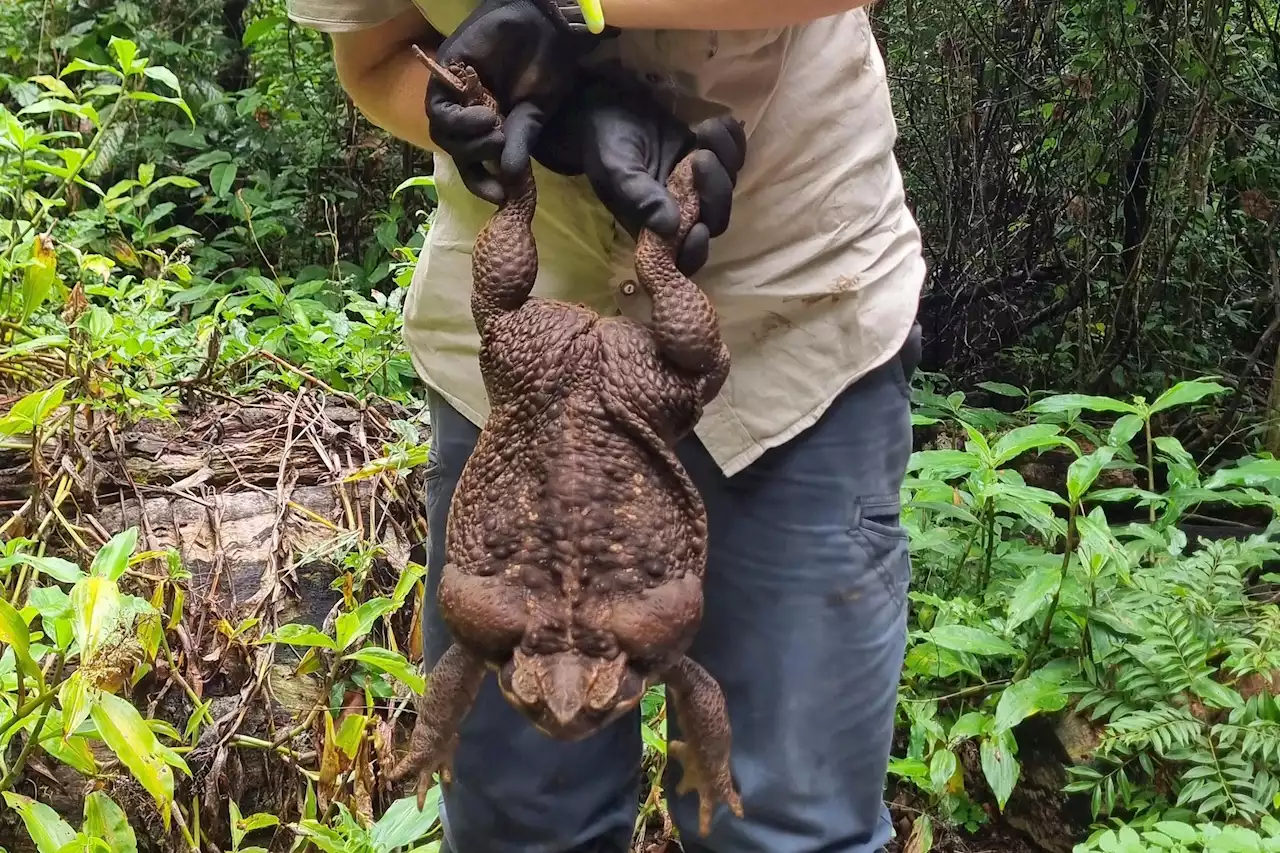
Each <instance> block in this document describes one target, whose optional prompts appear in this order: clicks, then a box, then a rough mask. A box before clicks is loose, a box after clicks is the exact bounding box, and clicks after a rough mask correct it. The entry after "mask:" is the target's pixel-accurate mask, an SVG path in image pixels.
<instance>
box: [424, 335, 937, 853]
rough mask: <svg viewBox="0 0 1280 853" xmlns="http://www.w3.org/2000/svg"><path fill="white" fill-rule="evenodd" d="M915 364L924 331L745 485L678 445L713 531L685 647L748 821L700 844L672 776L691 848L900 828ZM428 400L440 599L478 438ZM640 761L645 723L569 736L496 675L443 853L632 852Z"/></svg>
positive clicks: (829, 838)
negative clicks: (894, 754)
mask: <svg viewBox="0 0 1280 853" xmlns="http://www.w3.org/2000/svg"><path fill="white" fill-rule="evenodd" d="M918 353H919V338H918V329H917V331H916V333H915V334H913V337H912V339H911V340H909V342H908V345H907V346H906V347H904V348H903V352H902V353H901V354H900V355H899V356H898V357H895V358H893V359H890V360H889V362H887V363H886V364H885V365H884V366H882V367H880V368H878V369H877V370H875V371H873V372H872V373H870V374H869V375H867V376H866V377H865V378H863V379H862V380H860V381H859V382H857V383H856V384H855V385H854V386H852V387H851V388H849V389H848V390H847V391H846V392H845V393H844V394H843V395H842V396H841V397H840V398H839V399H838V400H837V401H836V402H835V403H834V404H833V405H832V406H831V408H830V409H828V410H827V412H826V413H825V415H824V417H823V418H822V419H821V420H820V421H819V422H818V423H817V424H815V425H814V426H813V427H811V428H810V429H808V430H806V431H805V432H804V433H802V434H801V435H800V436H798V437H797V438H795V439H793V440H792V441H791V442H789V443H787V444H786V445H784V446H782V447H779V448H776V449H774V450H771V451H769V452H768V453H766V454H765V455H764V456H763V457H761V458H760V459H759V460H757V461H756V462H755V463H754V464H752V465H751V466H750V467H748V468H747V469H746V470H744V471H742V472H741V473H739V474H737V475H735V476H734V477H732V478H726V477H725V476H724V475H723V474H722V473H721V471H720V469H719V468H718V467H717V466H716V464H715V463H714V462H713V461H712V459H711V457H710V456H709V455H708V454H707V452H706V450H705V449H704V448H703V447H702V445H701V443H700V442H698V440H697V439H696V438H695V437H690V438H689V439H687V440H686V441H684V442H683V443H682V444H681V446H680V447H679V448H678V451H679V455H680V458H681V460H682V462H683V463H684V465H685V466H686V467H687V468H688V470H689V473H690V475H691V476H692V477H693V480H694V482H695V483H696V484H697V486H698V488H699V489H700V490H701V492H702V494H703V496H704V498H705V500H706V504H707V511H708V515H709V525H710V537H711V542H710V549H709V552H708V566H707V577H706V586H705V599H706V605H705V613H704V616H703V622H702V627H701V629H700V631H699V633H698V635H697V638H696V640H695V642H694V645H693V648H692V650H691V652H690V656H691V657H693V658H694V659H695V660H697V661H698V662H699V663H700V664H702V666H704V667H705V668H706V669H707V670H708V671H709V672H710V673H711V675H712V676H714V677H715V678H716V680H717V681H718V682H719V683H720V686H721V688H722V689H723V690H724V693H725V699H726V701H727V703H728V708H729V717H730V723H731V726H732V728H733V757H732V767H733V774H734V779H735V781H736V782H737V784H738V786H739V789H740V792H741V795H742V801H743V808H744V810H745V813H746V816H745V818H744V819H743V820H737V819H735V818H734V817H733V816H732V815H731V814H729V813H728V812H727V811H726V810H725V809H724V808H723V807H720V808H718V809H717V811H716V815H715V819H714V822H713V824H712V830H711V834H710V835H709V836H708V837H707V838H705V839H703V838H699V837H698V834H697V824H698V820H697V817H698V804H697V800H696V796H694V795H692V794H690V795H688V796H686V797H679V798H677V797H676V796H675V783H676V782H677V781H678V779H679V775H678V774H679V771H678V766H676V767H673V768H672V770H671V771H670V773H671V775H670V776H669V778H668V779H667V780H666V785H665V787H666V790H667V793H668V796H669V797H670V798H671V800H670V806H671V811H672V815H673V818H674V820H675V822H676V825H677V827H679V829H680V832H681V841H682V843H683V845H684V848H685V850H686V851H687V853H872V851H876V850H879V849H880V848H881V847H883V846H884V845H885V843H886V842H887V841H888V840H889V838H890V837H891V827H890V821H889V815H888V810H887V809H886V807H885V805H884V799H883V792H884V784H885V776H886V770H887V765H888V760H889V751H890V745H891V743H890V742H891V738H892V735H893V722H894V709H895V703H896V701H897V686H898V679H899V676H900V674H901V668H902V661H903V654H904V650H905V644H906V617H907V603H906V593H907V587H908V585H909V582H910V576H911V563H910V557H909V552H908V547H907V534H906V532H905V531H904V530H903V528H902V527H901V526H900V524H899V503H898V502H899V497H898V495H899V489H900V488H901V485H902V480H903V477H904V475H905V471H906V465H907V461H908V457H909V455H910V453H911V421H910V407H909V403H908V381H909V375H910V373H911V372H912V371H913V370H914V368H915V365H916V363H918ZM429 405H430V414H431V423H432V427H433V446H432V449H431V457H432V466H431V471H430V473H429V475H428V476H429V477H430V482H429V485H428V504H429V506H428V521H429V524H430V525H431V528H430V529H431V530H432V531H433V535H432V536H431V541H430V543H429V558H428V576H427V593H428V596H429V599H428V600H429V601H434V595H435V590H436V586H437V584H438V582H439V577H440V571H441V569H442V567H443V565H444V536H443V535H442V534H443V531H444V529H445V520H446V517H447V515H448V509H449V500H450V497H451V495H452V494H453V489H454V486H455V485H456V483H457V480H458V476H459V474H460V473H461V471H462V467H463V465H464V463H465V462H466V460H467V457H468V455H469V454H470V453H471V450H472V448H473V447H474V445H475V442H476V439H477V437H478V435H479V432H478V430H477V429H476V428H475V427H474V426H473V425H472V424H471V423H470V422H469V421H467V420H466V419H464V418H463V417H462V416H461V415H460V414H458V413H457V412H456V411H454V410H453V409H452V408H450V407H449V406H448V405H447V404H446V403H444V402H443V401H442V400H441V399H440V398H439V397H438V396H437V395H434V394H433V395H432V396H431V398H430V404H429ZM424 628H425V631H424V635H425V641H426V654H427V662H428V664H432V665H433V664H434V662H435V661H436V660H437V659H438V658H439V657H440V655H442V654H443V653H444V651H445V650H446V649H447V648H448V646H449V644H450V639H449V635H448V631H447V629H446V628H445V627H444V626H443V624H442V623H441V620H440V617H439V613H438V611H437V609H436V608H435V607H434V606H428V607H427V608H426V616H425V626H424ZM668 725H669V736H670V737H671V738H672V739H675V738H676V737H678V732H677V731H676V726H675V721H674V720H669V723H668ZM640 759H641V740H640V720H639V717H638V715H636V714H633V715H631V716H628V717H626V718H624V719H623V720H621V721H620V722H618V723H616V724H614V725H613V726H611V727H609V728H608V729H606V730H604V731H602V732H600V733H599V734H597V735H596V736H594V737H592V738H589V739H587V740H585V741H582V742H579V743H572V744H564V743H558V742H556V741H553V740H551V739H550V738H547V737H545V736H544V735H542V734H540V733H539V732H537V731H536V730H535V729H534V728H533V727H532V726H531V725H529V724H528V723H527V722H526V721H525V720H524V718H523V717H521V716H520V715H519V714H518V713H517V712H516V711H515V710H514V709H513V708H511V706H510V705H508V704H507V702H506V701H505V700H504V699H503V698H502V696H501V694H500V693H499V692H498V689H497V686H496V683H495V681H494V679H493V677H492V676H489V677H486V679H485V681H484V685H483V687H482V688H481V690H480V694H479V696H478V699H477V701H476V704H475V706H474V707H473V708H472V710H471V711H470V713H469V714H468V715H467V717H466V718H465V719H464V721H463V724H462V730H461V737H460V742H459V747H458V750H457V753H456V755H455V759H454V771H453V772H454V783H453V785H452V786H451V787H450V789H449V791H448V792H447V793H446V794H445V796H444V815H443V822H444V827H445V837H446V840H445V844H444V850H445V851H446V853H508V851H509V852H510V853H625V851H626V850H627V849H628V844H629V842H630V838H631V833H632V829H633V826H634V823H635V819H636V814H637V808H638V802H639V800H638V798H639V795H640V786H641V768H640Z"/></svg>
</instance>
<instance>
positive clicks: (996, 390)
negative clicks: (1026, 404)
mask: <svg viewBox="0 0 1280 853" xmlns="http://www.w3.org/2000/svg"><path fill="white" fill-rule="evenodd" d="M978 387H979V388H981V389H983V390H984V391H990V392H991V393H992V394H998V395H1000V396H1001V397H1013V398H1015V399H1023V398H1025V397H1026V396H1027V392H1026V391H1023V390H1022V389H1021V388H1015V387H1014V386H1012V385H1008V384H1006V383H1004V382H979V383H978Z"/></svg>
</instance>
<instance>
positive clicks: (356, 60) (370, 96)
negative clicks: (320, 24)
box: [333, 9, 440, 151]
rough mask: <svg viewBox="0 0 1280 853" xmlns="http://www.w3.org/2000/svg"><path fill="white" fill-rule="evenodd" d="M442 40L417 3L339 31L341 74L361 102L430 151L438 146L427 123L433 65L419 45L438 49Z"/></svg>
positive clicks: (382, 123)
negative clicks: (368, 25) (364, 26)
mask: <svg viewBox="0 0 1280 853" xmlns="http://www.w3.org/2000/svg"><path fill="white" fill-rule="evenodd" d="M439 40H440V36H439V34H438V33H436V32H435V31H434V30H432V29H431V27H430V26H429V25H428V24H427V23H426V21H425V19H424V18H423V17H422V14H421V13H420V12H418V11H417V10H416V9H415V10H412V11H410V12H407V13H405V14H404V15H401V16H399V17H397V18H393V19H392V20H390V21H387V22H386V23H384V24H380V25H378V26H377V27H374V28H373V29H370V30H363V31H360V32H354V33H338V34H335V35H334V37H333V59H334V65H335V67H336V68H337V71H338V79H339V81H340V82H341V83H342V87H343V89H345V90H346V92H347V94H348V95H350V97H351V100H352V102H353V103H354V104H355V105H356V108H357V109H359V110H360V112H361V113H363V114H364V116H365V118H367V119H368V120H369V121H371V122H372V123H373V124H375V125H377V126H378V127H380V128H382V129H383V130H385V131H387V132H388V133H390V134H391V135H392V136H395V137H397V138H398V139H403V140H405V141H407V142H409V143H410V144H412V145H416V146H417V147H419V148H423V149H426V150H428V151H432V150H435V148H436V146H435V145H434V143H432V141H431V133H430V130H429V129H428V125H427V111H426V96H427V78H428V71H427V69H426V67H425V66H423V64H422V62H421V61H420V60H419V59H418V58H417V57H416V56H415V55H414V53H413V45H414V44H418V45H420V46H421V47H422V49H423V50H424V51H426V52H427V53H428V54H434V53H435V45H436V44H438V43H439Z"/></svg>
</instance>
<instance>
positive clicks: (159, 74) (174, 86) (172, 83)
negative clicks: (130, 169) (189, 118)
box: [142, 65, 182, 183]
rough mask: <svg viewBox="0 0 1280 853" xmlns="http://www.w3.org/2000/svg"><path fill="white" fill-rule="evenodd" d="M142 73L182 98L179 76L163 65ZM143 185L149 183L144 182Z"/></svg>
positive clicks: (149, 67)
mask: <svg viewBox="0 0 1280 853" xmlns="http://www.w3.org/2000/svg"><path fill="white" fill-rule="evenodd" d="M142 73H143V74H146V75H147V76H148V77H150V78H151V79H152V80H157V81H159V82H161V83H163V84H164V85H166V86H168V87H169V88H170V89H171V90H172V91H173V93H174V94H175V95H177V96H179V97H181V96H182V84H180V83H179V82H178V78H177V76H176V75H175V74H174V73H173V72H172V71H170V70H169V69H168V68H165V67H164V66H163V65H148V66H147V67H146V68H145V69H143V72H142ZM143 183H147V182H146V181H143Z"/></svg>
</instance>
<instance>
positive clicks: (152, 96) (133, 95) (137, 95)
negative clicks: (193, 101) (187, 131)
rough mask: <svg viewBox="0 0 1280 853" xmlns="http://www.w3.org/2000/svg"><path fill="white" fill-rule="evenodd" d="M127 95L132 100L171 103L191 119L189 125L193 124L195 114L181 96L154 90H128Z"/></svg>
mask: <svg viewBox="0 0 1280 853" xmlns="http://www.w3.org/2000/svg"><path fill="white" fill-rule="evenodd" d="M128 97H129V99H130V100H133V101H147V102H149V103H161V104H172V105H173V106H175V107H177V108H178V109H180V110H182V111H183V112H184V113H186V115H187V118H188V119H190V121H191V126H192V127H194V126H195V123H196V117H195V115H193V114H192V112H191V107H189V106H187V102H186V101H184V100H182V98H170V97H166V96H164V95H157V94H156V93H155V92H147V91H135V92H129V93H128Z"/></svg>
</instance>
